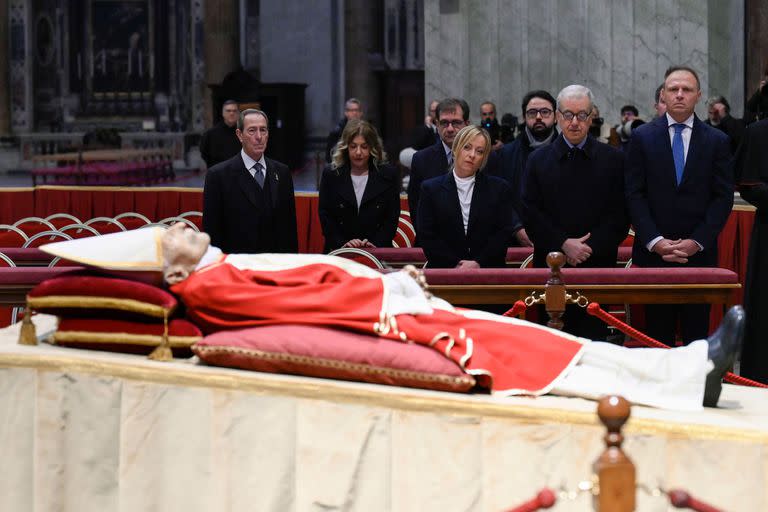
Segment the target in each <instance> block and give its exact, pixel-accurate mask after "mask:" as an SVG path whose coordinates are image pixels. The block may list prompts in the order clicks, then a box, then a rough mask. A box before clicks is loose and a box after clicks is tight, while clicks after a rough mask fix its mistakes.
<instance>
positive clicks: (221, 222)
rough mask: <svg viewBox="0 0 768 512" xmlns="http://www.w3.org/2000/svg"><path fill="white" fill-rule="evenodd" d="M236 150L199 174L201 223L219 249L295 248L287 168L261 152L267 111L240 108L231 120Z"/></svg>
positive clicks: (293, 208) (264, 145) (266, 130)
mask: <svg viewBox="0 0 768 512" xmlns="http://www.w3.org/2000/svg"><path fill="white" fill-rule="evenodd" d="M236 133H237V137H238V139H240V142H241V144H242V150H241V151H240V153H239V154H237V155H235V156H234V157H232V158H230V159H229V160H226V161H224V162H221V163H220V164H218V165H215V166H213V167H212V168H211V169H209V170H208V174H207V175H206V176H205V188H204V189H203V229H204V230H205V232H207V233H208V234H209V235H210V236H211V243H213V244H214V245H216V246H218V247H220V248H221V250H222V251H224V252H225V253H229V254H233V253H259V252H297V251H298V236H297V233H296V204H295V202H294V196H293V180H292V178H291V172H290V171H289V170H288V167H287V166H286V165H285V164H282V163H280V162H277V161H275V160H271V159H269V158H265V157H264V151H265V150H266V148H267V141H268V139H269V128H268V120H267V115H266V114H265V113H264V112H262V111H260V110H256V109H248V110H244V111H243V112H241V113H240V118H239V119H238V122H237V132H236Z"/></svg>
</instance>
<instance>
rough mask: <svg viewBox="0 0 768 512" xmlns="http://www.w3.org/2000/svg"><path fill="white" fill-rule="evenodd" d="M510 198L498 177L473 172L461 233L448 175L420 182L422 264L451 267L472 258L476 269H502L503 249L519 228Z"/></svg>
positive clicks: (455, 195) (458, 210) (458, 209)
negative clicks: (467, 214)
mask: <svg viewBox="0 0 768 512" xmlns="http://www.w3.org/2000/svg"><path fill="white" fill-rule="evenodd" d="M511 195H512V190H511V189H510V188H509V185H507V183H506V182H505V181H504V180H503V179H501V178H497V177H495V176H488V175H487V174H485V173H483V172H479V173H477V175H476V178H475V189H474V191H473V193H472V204H471V206H470V211H469V222H468V225H467V233H466V235H465V234H464V221H463V219H462V216H461V206H460V205H459V193H458V190H457V189H456V180H455V179H454V177H453V173H446V174H444V175H442V176H438V177H436V178H431V179H429V180H427V181H425V182H424V183H423V184H422V187H421V200H420V202H419V216H418V217H417V218H418V226H417V232H418V233H419V240H420V241H421V246H422V247H423V248H424V254H425V255H426V257H427V261H428V264H427V266H428V267H430V268H451V267H455V266H456V265H458V263H459V260H474V261H477V262H478V263H479V264H480V266H481V267H504V266H505V264H506V262H505V260H506V255H507V247H508V246H509V245H510V242H511V241H512V238H513V236H514V234H515V232H516V231H517V230H518V229H520V221H519V219H518V218H517V215H516V214H515V212H514V209H513V208H512V201H511V199H510V198H511Z"/></svg>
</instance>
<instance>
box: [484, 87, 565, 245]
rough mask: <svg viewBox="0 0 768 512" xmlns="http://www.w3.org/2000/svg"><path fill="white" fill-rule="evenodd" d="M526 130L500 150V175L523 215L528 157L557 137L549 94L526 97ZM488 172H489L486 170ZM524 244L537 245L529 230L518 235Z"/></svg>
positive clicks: (543, 92) (553, 102)
mask: <svg viewBox="0 0 768 512" xmlns="http://www.w3.org/2000/svg"><path fill="white" fill-rule="evenodd" d="M523 119H525V129H524V130H523V132H522V133H521V134H520V136H519V137H517V138H516V139H515V140H514V141H512V142H510V143H508V144H504V146H503V147H502V148H501V151H499V166H498V170H497V175H498V176H499V177H500V178H504V179H505V180H506V181H507V183H509V186H510V187H511V188H512V206H513V207H514V209H515V211H518V212H522V206H523V205H522V200H521V196H522V195H523V183H524V182H525V180H524V179H523V174H524V173H525V166H526V164H527V163H528V156H529V155H530V154H531V152H533V150H534V149H536V148H539V147H543V146H546V145H547V144H549V143H551V142H552V141H553V140H555V139H556V138H557V131H556V130H555V98H553V97H552V95H551V94H549V93H548V92H547V91H541V90H539V91H531V92H529V93H528V94H526V95H525V97H523ZM486 172H488V171H486ZM518 238H519V239H520V245H523V246H527V247H530V246H531V245H533V244H532V243H531V241H530V239H529V237H528V234H527V231H526V230H525V228H523V229H521V230H520V233H519V234H518Z"/></svg>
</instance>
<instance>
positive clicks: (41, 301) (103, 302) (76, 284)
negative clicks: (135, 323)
mask: <svg viewBox="0 0 768 512" xmlns="http://www.w3.org/2000/svg"><path fill="white" fill-rule="evenodd" d="M27 304H28V305H29V306H30V307H32V308H33V309H35V310H37V311H43V312H46V313H50V314H54V315H76V316H83V314H85V315H86V316H93V315H92V312H93V310H107V311H114V312H119V313H121V314H130V315H146V316H150V317H154V318H158V319H159V318H163V316H165V315H167V316H170V315H171V313H172V312H173V311H174V310H175V309H176V307H177V306H178V301H177V300H176V297H174V296H173V295H171V294H170V293H168V292H167V291H165V290H163V289H161V288H158V287H156V286H152V285H149V284H145V283H142V282H139V281H130V280H128V279H119V278H114V277H101V276H93V275H74V276H61V277H55V278H53V279H47V280H45V281H43V282H42V283H40V284H38V285H37V286H35V287H34V288H33V289H32V290H31V291H30V292H29V294H28V295H27Z"/></svg>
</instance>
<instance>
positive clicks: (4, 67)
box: [0, 0, 11, 136]
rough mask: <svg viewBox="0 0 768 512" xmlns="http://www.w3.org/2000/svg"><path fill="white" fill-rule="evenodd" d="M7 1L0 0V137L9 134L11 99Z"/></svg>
mask: <svg viewBox="0 0 768 512" xmlns="http://www.w3.org/2000/svg"><path fill="white" fill-rule="evenodd" d="M9 29H10V27H9V25H8V1H7V0H0V34H3V37H0V62H2V64H0V136H3V135H9V134H10V133H11V108H10V107H11V97H10V95H9V94H8V90H9V88H10V76H9V73H8V66H9V62H10V59H9V55H8V30H9Z"/></svg>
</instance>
